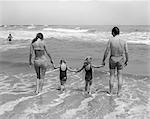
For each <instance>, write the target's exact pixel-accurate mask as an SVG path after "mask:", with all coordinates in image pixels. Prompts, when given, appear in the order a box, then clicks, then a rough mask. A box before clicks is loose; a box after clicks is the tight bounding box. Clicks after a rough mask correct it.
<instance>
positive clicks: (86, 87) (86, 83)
mask: <svg viewBox="0 0 150 119" xmlns="http://www.w3.org/2000/svg"><path fill="white" fill-rule="evenodd" d="M87 90H88V82H87V81H85V92H87Z"/></svg>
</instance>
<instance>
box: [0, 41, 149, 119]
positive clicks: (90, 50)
mask: <svg viewBox="0 0 150 119" xmlns="http://www.w3.org/2000/svg"><path fill="white" fill-rule="evenodd" d="M27 45H28V47H27V48H18V49H11V50H7V51H5V52H0V54H1V57H0V58H1V59H0V79H1V80H0V119H149V118H150V91H149V90H150V77H149V62H148V61H149V60H150V57H149V56H150V55H149V49H150V47H149V46H147V45H145V46H144V45H129V66H127V67H126V68H125V69H124V74H123V81H124V82H123V87H122V91H121V95H120V96H119V97H117V96H116V90H117V81H116V80H115V82H114V90H113V93H114V95H113V96H108V95H107V91H108V81H109V72H108V65H106V66H105V67H104V68H101V69H95V71H94V79H93V85H92V95H85V94H84V79H83V74H82V73H79V74H75V73H70V72H68V80H67V83H66V91H64V92H61V91H59V90H57V88H58V87H59V72H58V71H57V70H52V69H48V71H47V73H46V77H45V80H44V89H43V91H42V92H41V93H40V94H38V95H35V94H34V90H35V81H36V76H35V72H34V69H33V67H32V68H29V67H28V55H29V42H28V43H27ZM46 45H47V49H48V51H49V52H50V54H51V56H52V58H53V59H54V63H55V65H58V63H59V60H60V59H61V58H62V57H63V58H64V59H66V60H67V64H68V65H69V66H70V67H72V68H80V67H81V66H82V64H83V60H84V58H85V57H86V56H88V55H90V56H92V57H93V63H94V64H95V65H98V64H100V63H101V61H102V56H103V52H104V49H105V45H106V43H97V42H84V41H82V42H81V41H67V40H65V39H64V40H59V39H55V38H51V39H46ZM137 49H138V51H137ZM106 62H107V64H108V59H107V61H106ZM137 64H138V65H137Z"/></svg>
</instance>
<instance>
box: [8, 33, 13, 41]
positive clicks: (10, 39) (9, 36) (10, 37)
mask: <svg viewBox="0 0 150 119" xmlns="http://www.w3.org/2000/svg"><path fill="white" fill-rule="evenodd" d="M12 38H13V37H12V35H11V34H9V35H8V41H9V42H11V41H12Z"/></svg>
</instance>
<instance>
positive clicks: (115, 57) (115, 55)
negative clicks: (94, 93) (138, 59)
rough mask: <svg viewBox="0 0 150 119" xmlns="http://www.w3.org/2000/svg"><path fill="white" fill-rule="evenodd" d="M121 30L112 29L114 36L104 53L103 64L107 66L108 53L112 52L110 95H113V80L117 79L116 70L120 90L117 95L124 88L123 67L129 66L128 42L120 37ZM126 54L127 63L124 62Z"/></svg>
mask: <svg viewBox="0 0 150 119" xmlns="http://www.w3.org/2000/svg"><path fill="white" fill-rule="evenodd" d="M119 33H120V31H119V28H118V27H114V28H113V29H112V36H113V37H111V38H110V39H109V41H108V43H107V48H106V50H105V53H104V57H103V61H102V64H103V65H105V59H106V58H107V55H108V53H109V52H110V58H109V69H110V80H109V93H110V94H111V92H112V88H113V80H114V77H115V70H116V69H117V80H118V90H117V95H119V92H120V90H121V87H122V83H123V82H122V70H123V67H124V66H126V65H127V64H128V47H127V42H126V41H125V40H122V39H121V37H120V36H119ZM124 54H125V62H124Z"/></svg>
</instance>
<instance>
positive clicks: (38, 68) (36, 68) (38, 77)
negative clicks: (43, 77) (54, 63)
mask: <svg viewBox="0 0 150 119" xmlns="http://www.w3.org/2000/svg"><path fill="white" fill-rule="evenodd" d="M34 68H35V71H36V74H37V80H36V91H35V93H36V94H38V93H39V85H40V84H39V81H40V67H38V66H36V64H35V65H34Z"/></svg>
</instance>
